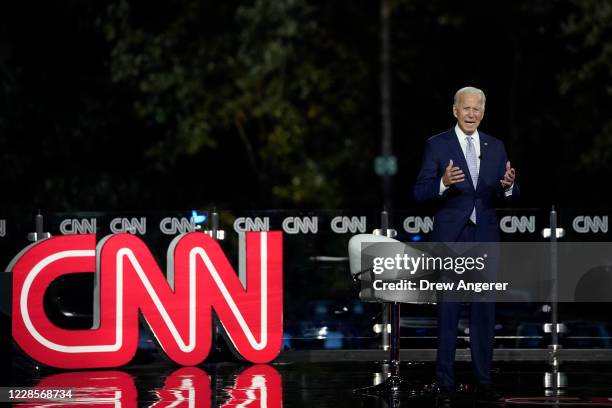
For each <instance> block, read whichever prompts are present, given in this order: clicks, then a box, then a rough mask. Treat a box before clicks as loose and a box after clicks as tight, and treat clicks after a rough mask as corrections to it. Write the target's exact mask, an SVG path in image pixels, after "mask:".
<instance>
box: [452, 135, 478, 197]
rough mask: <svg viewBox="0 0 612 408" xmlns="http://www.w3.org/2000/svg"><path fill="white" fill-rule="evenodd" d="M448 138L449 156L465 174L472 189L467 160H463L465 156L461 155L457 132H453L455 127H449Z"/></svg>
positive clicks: (472, 184)
mask: <svg viewBox="0 0 612 408" xmlns="http://www.w3.org/2000/svg"><path fill="white" fill-rule="evenodd" d="M448 139H449V140H448V142H449V143H448V144H449V146H450V150H451V156H452V157H451V158H454V159H455V160H453V161H454V162H455V166H458V167H459V168H461V170H463V173H464V174H465V179H466V180H467V182H468V183H469V184H470V186H471V187H472V189H474V183H473V182H472V176H471V174H470V169H469V168H468V165H467V162H466V161H465V156H464V155H463V150H461V145H460V144H459V139H458V137H457V133H455V128H451V130H450V131H449V132H448ZM481 145H482V143H481ZM481 171H482V170H481ZM479 174H480V172H479Z"/></svg>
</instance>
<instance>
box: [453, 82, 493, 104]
mask: <svg viewBox="0 0 612 408" xmlns="http://www.w3.org/2000/svg"><path fill="white" fill-rule="evenodd" d="M466 93H469V94H478V95H480V96H481V97H482V107H483V108H484V106H485V103H486V102H487V97H486V96H485V93H484V92H483V91H482V89H478V88H474V87H473V86H466V87H464V88H461V89H460V90H458V91H457V92H455V99H454V100H453V106H457V103H458V102H459V98H460V97H461V95H463V94H466Z"/></svg>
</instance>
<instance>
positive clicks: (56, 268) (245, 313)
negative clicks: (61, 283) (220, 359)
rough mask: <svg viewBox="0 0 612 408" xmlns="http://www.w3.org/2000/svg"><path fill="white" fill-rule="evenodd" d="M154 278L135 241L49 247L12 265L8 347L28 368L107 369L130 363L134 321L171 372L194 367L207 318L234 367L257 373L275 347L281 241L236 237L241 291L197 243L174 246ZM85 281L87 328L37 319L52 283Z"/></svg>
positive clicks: (216, 251)
mask: <svg viewBox="0 0 612 408" xmlns="http://www.w3.org/2000/svg"><path fill="white" fill-rule="evenodd" d="M167 262H168V265H167V271H166V272H167V273H166V276H164V275H163V273H162V272H161V270H160V269H159V266H158V265H157V263H156V261H155V259H154V258H153V255H152V254H151V252H150V251H149V249H148V248H147V246H146V245H145V244H144V242H142V240H140V239H139V238H137V237H135V236H133V235H130V234H117V235H111V236H109V237H106V238H105V239H103V240H102V241H101V242H100V243H99V244H98V246H97V248H96V239H95V235H66V236H60V237H54V238H50V239H47V240H44V241H41V242H39V243H37V244H34V245H32V246H30V247H29V248H27V249H26V250H24V251H23V252H22V253H21V254H20V255H19V256H18V257H17V258H16V259H15V260H14V261H13V262H12V265H13V267H12V272H13V338H14V340H15V341H16V342H17V344H18V345H19V346H20V347H21V348H22V349H23V351H24V352H26V353H27V354H28V355H30V356H31V357H32V358H34V359H35V360H37V361H39V362H41V363H43V364H46V365H50V366H54V367H60V368H96V367H117V366H121V365H123V364H126V363H128V362H129V361H130V359H131V358H132V357H133V356H134V354H135V352H136V348H137V344H138V315H139V312H140V313H141V314H142V316H143V318H144V320H145V321H146V323H147V325H148V326H149V328H150V330H151V332H152V333H153V335H154V337H155V339H156V340H157V342H158V344H159V346H160V347H161V348H162V349H163V351H164V352H165V353H166V354H167V355H168V357H169V358H170V359H172V360H173V361H175V362H176V363H178V364H181V365H196V364H199V363H201V362H202V361H204V359H205V358H206V357H207V355H208V353H209V351H210V345H211V340H212V311H213V310H214V311H215V312H216V314H217V316H218V318H219V320H220V322H221V324H222V326H223V327H224V329H225V331H226V333H227V337H228V338H229V340H230V343H231V344H232V346H233V347H234V348H235V350H236V352H237V353H238V354H240V355H241V356H242V357H243V358H244V359H246V360H248V361H250V362H253V363H266V362H269V361H271V360H273V359H274V358H275V357H276V356H277V355H278V353H279V351H280V347H281V343H282V324H283V322H282V311H283V302H282V299H283V279H282V234H281V232H258V233H255V232H252V233H247V234H246V282H245V285H243V284H242V282H241V281H240V280H239V278H238V276H237V274H236V272H235V271H234V270H233V268H232V267H231V265H230V263H229V262H228V260H227V258H226V257H225V255H224V253H223V251H222V250H221V247H220V246H219V244H218V243H217V242H216V241H214V240H213V239H212V238H210V237H209V236H207V235H205V234H202V233H195V232H194V233H190V234H186V235H182V236H179V237H177V238H176V239H175V240H174V241H173V242H172V244H171V245H170V248H169V249H168V258H167ZM79 272H91V273H95V280H96V283H95V292H94V326H93V327H92V328H91V329H90V330H66V329H63V328H60V327H57V326H56V325H54V324H53V323H52V322H51V321H50V320H49V319H48V317H47V315H46V313H45V310H44V306H43V297H44V294H45V290H46V289H47V288H48V287H49V285H50V284H51V282H53V280H54V279H57V278H58V277H60V276H62V275H67V274H70V273H79Z"/></svg>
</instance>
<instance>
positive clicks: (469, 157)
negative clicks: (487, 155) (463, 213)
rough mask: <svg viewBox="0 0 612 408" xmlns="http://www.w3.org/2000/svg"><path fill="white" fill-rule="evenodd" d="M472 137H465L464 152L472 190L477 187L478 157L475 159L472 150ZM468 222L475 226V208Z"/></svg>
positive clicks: (474, 153) (473, 149) (474, 150)
mask: <svg viewBox="0 0 612 408" xmlns="http://www.w3.org/2000/svg"><path fill="white" fill-rule="evenodd" d="M472 140H473V138H472V136H468V137H467V149H466V150H465V160H466V161H467V165H468V170H469V171H470V176H472V182H473V183H474V189H476V186H477V185H478V157H476V149H475V148H474V143H473V142H472ZM470 220H471V221H472V222H473V223H474V224H476V207H474V209H473V210H472V214H471V215H470Z"/></svg>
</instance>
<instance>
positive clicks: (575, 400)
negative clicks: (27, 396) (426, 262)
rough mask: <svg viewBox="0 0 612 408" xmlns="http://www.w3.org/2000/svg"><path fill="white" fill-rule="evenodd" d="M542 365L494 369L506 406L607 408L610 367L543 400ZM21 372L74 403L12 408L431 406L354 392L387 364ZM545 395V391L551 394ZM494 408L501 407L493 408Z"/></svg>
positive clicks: (426, 371) (573, 370)
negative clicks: (69, 395)
mask: <svg viewBox="0 0 612 408" xmlns="http://www.w3.org/2000/svg"><path fill="white" fill-rule="evenodd" d="M547 370H548V371H550V369H549V366H547V365H546V364H541V363H497V364H496V365H495V371H494V381H495V384H496V386H497V389H498V391H500V392H501V393H502V394H503V395H504V396H505V406H612V364H609V363H607V364H603V363H601V364H599V363H572V364H569V363H568V364H565V365H562V371H563V372H564V373H565V374H566V378H567V385H568V386H567V387H566V388H564V390H563V391H564V392H563V395H561V396H560V397H547V396H546V394H547V392H546V389H545V387H544V376H545V372H546V371H547ZM37 373H40V371H36V370H33V371H29V372H26V371H21V372H18V373H17V376H15V377H14V378H13V382H14V384H19V385H23V386H26V385H28V386H34V387H41V388H70V389H72V391H73V398H74V399H75V400H76V401H74V402H72V403H70V404H68V403H67V402H66V401H63V402H62V401H59V402H58V401H43V402H35V403H34V402H30V403H21V404H15V406H22V407H25V406H27V407H35V406H36V407H54V408H56V407H61V406H70V407H74V406H75V405H77V406H95V407H106V406H108V407H152V406H155V407H156V408H159V407H185V408H187V407H198V408H199V407H247V406H248V407H250V408H253V407H334V408H341V407H350V408H357V407H390V406H399V407H435V406H437V405H436V402H435V399H434V398H433V397H432V396H431V395H424V396H413V395H411V394H403V395H399V396H398V398H396V399H395V401H391V400H389V399H385V398H383V397H376V396H367V395H360V394H357V393H355V392H353V390H354V389H356V388H360V387H366V386H370V385H373V384H376V383H378V382H380V381H381V380H382V379H383V378H385V377H386V371H385V366H384V365H382V364H377V363H355V362H327V363H325V362H320V363H284V364H270V365H240V364H237V363H216V364H205V365H202V366H201V367H180V368H179V367H176V366H173V365H170V364H169V363H159V362H153V363H151V364H141V365H130V366H127V367H124V368H122V369H121V370H100V371H76V372H56V373H46V375H44V376H39V375H38V374H37ZM401 373H402V376H403V377H404V378H405V379H406V380H408V381H410V382H411V383H413V384H414V385H415V387H417V388H418V387H420V386H422V385H424V384H427V383H430V382H431V381H432V379H433V377H434V367H433V363H412V364H411V363H402V365H401ZM457 379H458V381H459V382H460V383H462V384H468V385H469V384H470V382H471V373H470V366H469V364H468V363H457ZM549 393H550V392H549ZM497 405H500V404H497ZM452 406H456V407H486V406H496V404H491V403H485V402H481V401H476V400H474V398H472V396H471V394H469V393H467V392H464V393H460V394H458V396H457V398H456V401H455V402H454V403H453V405H452Z"/></svg>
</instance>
